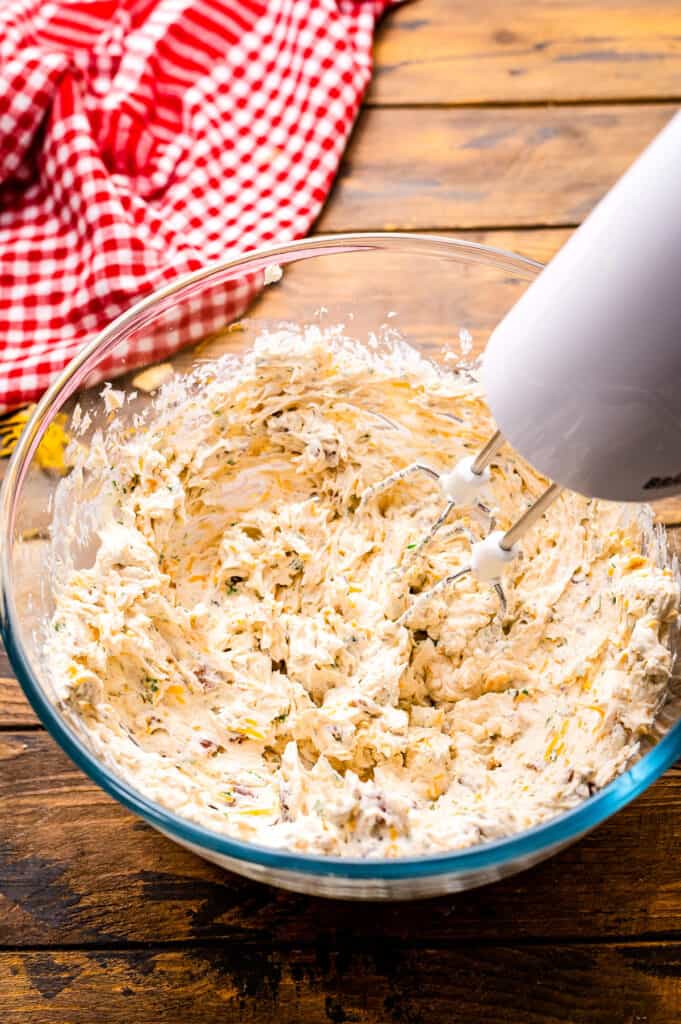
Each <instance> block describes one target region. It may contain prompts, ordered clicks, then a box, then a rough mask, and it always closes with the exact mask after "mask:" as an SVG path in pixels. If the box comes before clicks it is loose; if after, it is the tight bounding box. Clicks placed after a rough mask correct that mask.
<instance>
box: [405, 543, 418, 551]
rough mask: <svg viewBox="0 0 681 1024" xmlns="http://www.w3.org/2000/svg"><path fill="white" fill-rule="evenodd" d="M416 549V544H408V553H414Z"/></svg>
mask: <svg viewBox="0 0 681 1024" xmlns="http://www.w3.org/2000/svg"><path fill="white" fill-rule="evenodd" d="M415 547H416V544H407V551H413V550H414V548H415Z"/></svg>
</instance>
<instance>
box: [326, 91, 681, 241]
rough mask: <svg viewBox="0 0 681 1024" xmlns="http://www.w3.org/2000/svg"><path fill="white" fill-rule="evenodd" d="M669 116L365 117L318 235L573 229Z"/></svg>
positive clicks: (635, 109) (559, 110)
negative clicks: (548, 228)
mask: <svg viewBox="0 0 681 1024" xmlns="http://www.w3.org/2000/svg"><path fill="white" fill-rule="evenodd" d="M674 112H675V107H673V106H671V105H666V104H654V105H645V106H593V107H556V108H533V109H517V108H511V109H480V110H474V109H462V110H448V109H423V110H420V111H419V112H418V114H415V112H414V111H413V110H403V109H399V108H395V109H391V108H387V109H382V108H374V109H367V110H364V111H363V112H362V114H361V116H360V119H359V121H358V124H357V128H356V131H355V134H354V136H353V139H352V141H351V143H350V146H349V148H348V151H347V154H346V157H345V159H344V161H343V163H342V164H341V168H340V172H339V176H338V179H337V182H336V185H335V188H334V191H333V193H332V196H331V198H330V200H329V202H328V204H327V205H326V207H325V209H324V211H323V213H322V215H321V217H320V219H319V221H318V223H317V230H318V231H352V230H357V229H358V226H360V225H361V227H362V229H363V230H372V229H404V230H418V229H430V230H440V229H450V230H451V229H457V230H461V229H465V228H469V229H475V228H478V229H481V228H492V227H497V228H502V227H522V226H526V225H529V226H543V227H551V226H554V227H560V226H570V225H574V224H576V223H579V222H580V221H581V220H582V219H583V218H584V216H585V215H586V214H587V213H588V212H589V210H590V209H591V208H592V207H593V206H594V204H595V203H596V202H597V200H598V199H599V198H600V197H601V196H602V195H603V194H604V193H605V192H606V191H607V189H608V188H609V187H610V186H611V185H612V184H613V183H614V182H615V181H616V179H617V178H618V177H619V176H620V175H621V174H622V172H623V171H624V170H625V169H626V167H627V166H628V165H629V164H630V163H631V162H632V160H633V159H634V157H635V156H637V155H638V153H639V152H640V151H641V150H642V149H643V148H644V147H645V145H646V144H647V143H648V142H649V141H650V140H651V139H652V138H653V136H654V135H655V134H656V133H657V132H658V131H660V129H661V128H662V127H663V126H664V124H666V122H667V121H668V120H669V118H670V117H671V115H672V114H673V113H674Z"/></svg>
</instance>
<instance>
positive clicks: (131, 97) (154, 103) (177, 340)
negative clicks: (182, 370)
mask: <svg viewBox="0 0 681 1024" xmlns="http://www.w3.org/2000/svg"><path fill="white" fill-rule="evenodd" d="M389 3H390V0H53V2H46V0H2V2H1V3H0V412H1V411H5V410H7V409H10V408H13V407H15V406H17V405H21V404H23V403H26V402H29V401H33V400H34V399H35V398H37V397H38V396H39V395H40V394H41V392H42V391H43V390H44V389H45V388H46V387H47V385H48V384H49V383H50V381H51V380H52V379H53V378H54V376H55V375H56V374H57V373H58V372H59V371H60V370H61V369H62V368H63V367H64V366H65V365H66V363H67V362H68V361H69V360H70V359H71V358H72V356H73V355H74V354H75V353H76V352H77V351H78V349H79V348H80V347H81V346H82V345H83V344H84V343H85V342H86V341H88V340H89V339H90V338H91V337H92V336H93V334H94V333H95V332H96V331H97V330H99V329H101V328H102V327H103V326H105V325H106V324H107V323H108V322H109V321H110V320H111V319H112V318H113V317H115V316H117V315H118V314H119V313H121V312H122V311H123V310H124V309H126V308H127V307H128V306H130V304H131V303H132V302H133V301H135V300H136V299H138V298H140V297H141V296H142V295H143V294H145V293H147V292H149V291H151V290H152V289H154V288H156V287H158V286H160V285H162V284H163V283H165V282H168V281H170V280H172V279H173V278H175V277H177V276H179V275H181V274H184V273H187V272H189V271H192V270H196V269H197V268H199V267H201V266H203V265H205V264H206V263H207V262H209V261H213V260H217V259H223V258H226V257H228V256H231V255H235V254H237V253H238V252H245V251H248V250H252V249H254V248H257V247H258V246H261V245H265V244H267V243H270V242H274V241H285V240H290V239H293V238H297V237H300V236H301V235H304V234H305V233H306V232H307V230H308V229H309V226H310V224H311V223H312V221H313V220H314V218H315V217H316V216H317V214H318V213H319V210H320V208H321V206H322V203H323V202H324V199H325V198H326V195H327V193H328V190H329V188H330V185H331V182H332V180H333V177H334V174H335V172H336V168H337V166H338V161H339V159H340V156H341V154H342V151H343V148H344V145H345V143H346V141H347V138H348V135H349V132H350V130H351V127H352V124H353V121H354V119H355V116H356V114H357V110H358V107H359V103H360V100H361V97H362V94H363V92H364V89H365V87H366V85H367V82H368V80H369V76H370V72H371V44H372V33H373V29H374V25H375V22H376V19H377V18H378V17H379V15H380V14H381V13H382V12H383V10H384V9H385V8H386V7H387V6H389ZM253 287H254V282H253V280H251V281H250V282H248V281H246V282H244V281H242V282H235V283H233V284H232V285H231V286H230V287H229V288H227V289H224V290H223V291H222V292H221V298H220V305H219V308H217V307H215V305H213V306H212V307H211V308H210V309H209V310H208V311H207V313H206V323H205V324H204V325H203V327H204V328H205V327H206V326H208V327H210V326H211V324H212V321H213V320H214V319H215V318H216V317H217V316H219V317H220V318H221V321H222V322H224V321H225V319H226V318H229V317H230V316H233V315H238V313H239V311H240V309H241V308H243V306H244V303H245V302H246V301H247V300H248V298H249V297H250V295H251V294H252V290H253ZM195 312H196V314H197V316H199V318H200V316H201V310H200V309H199V310H196V311H195ZM172 337H173V339H174V340H173V344H176V345H177V344H181V343H183V342H184V341H186V340H188V339H187V336H186V332H183V331H182V330H179V331H178V330H175V331H173V334H172ZM165 344H166V347H167V344H168V342H167V339H166V342H165ZM135 346H136V342H135V340H134V339H133V341H132V342H131V343H130V351H129V352H128V353H126V356H127V358H128V360H129V363H130V364H131V365H132V364H134V363H136V362H137V363H139V362H146V361H149V360H150V359H153V358H155V357H157V356H159V355H160V354H162V350H163V342H162V341H161V340H158V341H157V342H153V343H150V342H149V339H148V338H147V339H146V341H144V342H140V343H139V345H138V347H137V348H136V347H135Z"/></svg>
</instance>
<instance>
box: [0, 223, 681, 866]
mask: <svg viewBox="0 0 681 1024" xmlns="http://www.w3.org/2000/svg"><path fill="white" fill-rule="evenodd" d="M414 242H416V243H419V244H421V245H422V246H425V249H424V253H423V254H425V255H434V256H437V255H440V256H450V257H455V256H457V255H458V256H459V258H468V260H469V261H470V262H477V263H482V264H486V265H488V266H495V267H497V268H499V269H503V268H506V269H513V268H515V269H516V270H518V271H521V272H522V271H524V272H525V273H526V274H529V275H532V276H534V275H536V273H537V272H538V271H540V270H541V268H542V264H541V263H539V262H537V261H536V260H532V259H529V258H528V257H524V256H520V255H518V254H516V253H513V252H511V251H509V250H506V249H500V248H495V247H493V246H486V245H483V244H481V243H478V242H472V241H468V240H467V239H458V238H455V237H444V236H439V235H433V234H423V233H418V232H389V231H387V232H352V233H344V234H338V235H319V236H314V237H311V238H306V239H301V240H298V241H294V242H288V243H284V244H282V245H271V246H266V247H262V248H260V249H257V250H254V251H252V252H248V253H242V254H238V255H236V256H234V257H232V258H231V259H229V260H221V261H218V262H213V263H210V264H208V265H207V266H205V267H202V268H201V269H199V270H197V271H194V272H192V273H190V274H186V275H183V276H181V277H179V278H178V279H176V280H175V281H173V282H172V283H171V284H169V285H165V286H163V287H161V288H159V289H156V290H155V291H153V292H151V293H150V294H149V295H147V296H145V297H144V298H142V299H140V300H139V301H138V302H136V303H134V304H133V305H132V306H131V307H130V308H129V309H128V310H126V311H125V312H124V313H122V314H121V315H120V316H118V317H117V318H116V319H115V320H113V321H112V322H111V323H110V324H108V325H107V326H106V327H105V328H104V329H103V330H102V331H100V332H98V333H97V334H96V335H95V337H94V338H93V339H92V341H90V342H89V343H88V344H87V345H86V346H84V347H83V349H81V351H80V352H79V353H78V354H77V355H76V356H75V357H74V358H73V359H72V360H71V362H70V363H69V364H68V366H67V367H66V368H65V369H64V370H63V371H62V373H61V374H60V375H59V376H58V377H57V378H56V379H55V381H54V382H53V383H52V384H51V385H50V387H49V388H48V390H47V391H46V392H45V394H44V395H43V397H42V398H41V399H40V401H39V402H38V403H37V405H36V408H35V410H34V412H33V414H32V416H31V418H30V420H29V422H28V423H27V425H26V427H25V428H24V431H23V433H22V436H21V438H20V439H19V442H18V444H17V446H16V449H15V451H14V453H13V455H12V457H11V459H10V462H9V464H8V467H7V472H6V474H5V478H4V480H3V483H2V489H1V491H0V538H1V539H2V541H1V542H0V588H1V602H0V632H1V633H2V638H3V641H4V644H5V647H6V650H7V653H8V656H9V659H10V662H11V665H12V667H13V669H14V671H15V672H16V675H17V678H18V680H19V682H20V684H21V687H22V689H23V691H24V693H25V695H26V697H27V698H28V701H29V703H30V704H31V706H32V708H33V710H34V711H35V713H36V714H37V716H38V718H39V719H40V721H41V722H42V723H43V725H44V726H45V728H46V729H47V731H48V733H49V734H50V735H51V737H52V738H53V739H54V740H55V741H56V742H57V744H58V745H59V746H60V747H61V748H62V750H64V752H65V753H66V754H67V755H68V756H69V757H70V758H71V760H72V761H73V762H74V763H75V764H76V765H77V767H79V768H80V769H81V770H82V771H83V772H85V774H86V775H87V776H88V777H89V778H90V779H92V781H93V782H95V783H96V784H97V785H98V786H99V787H100V788H101V789H103V790H104V791H105V792H106V793H108V794H109V795H110V796H112V797H114V798H115V799H116V800H118V801H119V803H121V804H123V805H124V806H125V807H127V808H128V809H130V810H132V811H134V812H135V813H136V814H138V815H139V816H140V817H142V818H144V819H145V820H146V821H148V822H149V823H150V824H152V825H154V826H156V827H157V828H158V829H160V830H161V831H162V832H164V833H165V834H166V835H168V836H170V837H171V838H175V839H177V840H178V841H180V842H183V843H187V844H190V845H192V846H193V847H195V848H198V850H199V851H200V850H201V849H203V850H205V851H208V852H209V853H211V854H215V855H217V856H222V857H226V858H230V859H232V860H237V861H243V862H245V863H247V864H255V865H259V866H260V867H264V868H270V869H273V870H275V871H276V870H279V871H282V872H295V873H302V874H305V875H319V876H324V875H327V876H336V877H342V878H348V879H362V878H373V879H380V880H384V881H386V882H388V881H390V880H395V881H398V880H400V879H409V878H425V877H429V876H436V875H447V874H468V873H471V874H472V873H474V872H478V871H484V870H487V871H490V870H491V871H494V870H495V869H496V870H500V869H501V868H503V867H504V866H505V865H509V864H512V863H513V862H514V861H522V860H523V859H525V858H528V857H536V856H541V855H542V853H545V854H546V855H548V854H549V853H551V852H552V851H553V850H554V849H556V848H558V847H560V846H562V845H564V844H567V843H569V842H571V841H572V840H575V839H577V838H579V837H580V836H581V835H583V834H584V833H585V832H588V831H590V830H591V829H592V828H595V827H596V826H597V825H599V824H600V823H601V822H603V821H604V820H605V819H606V818H608V817H610V816H611V815H612V814H614V813H615V812H616V811H618V810H620V808H622V807H624V806H625V805H626V804H627V803H629V802H630V801H631V800H633V799H634V798H635V797H636V796H638V795H639V794H640V793H641V792H642V791H643V790H644V789H646V788H647V786H649V785H650V784H651V783H652V782H654V781H655V780H656V779H657V778H658V777H659V776H660V775H661V774H662V773H663V772H664V771H665V770H666V769H667V768H668V767H669V766H670V765H671V764H673V762H674V761H675V760H676V759H677V758H678V757H679V756H680V755H681V721H680V722H677V723H676V724H675V725H674V726H673V727H672V728H671V729H670V731H669V732H668V733H667V735H666V736H664V737H663V739H661V740H660V741H659V742H658V743H657V744H656V745H655V746H654V747H653V748H652V749H651V750H650V751H649V752H648V753H647V754H645V755H644V756H643V757H642V758H641V759H640V760H639V761H637V762H636V763H635V764H634V765H632V767H631V768H629V769H628V770H627V771H626V772H624V773H622V775H619V776H618V777H617V778H616V779H614V780H613V781H612V782H611V783H609V784H608V785H607V786H606V787H604V788H603V789H602V790H599V791H598V792H597V793H595V794H594V795H593V796H591V797H589V798H588V799H587V800H585V801H584V802H583V803H581V804H579V805H578V806H577V807H574V808H572V809H571V810H569V811H564V812H563V813H561V814H559V815H557V816H556V817H555V818H551V819H549V820H548V821H546V822H543V823H542V824H540V825H536V826H534V827H533V828H531V829H527V830H525V831H523V832H519V833H515V834H513V835H510V836H507V837H504V838H502V839H498V840H493V841H491V842H486V843H481V844H479V845H476V846H472V847H466V848H464V849H462V850H453V851H446V852H444V853H437V854H421V855H419V856H415V857H397V858H391V859H384V858H365V859H362V858H356V857H327V856H322V855H317V854H310V853H301V852H296V851H293V850H290V849H287V848H278V847H269V846H263V845H261V844H257V843H249V842H244V841H242V840H239V839H234V838H232V837H231V836H229V835H226V834H223V833H219V832H214V831H212V830H211V829H207V828H204V827H203V826H201V825H199V824H197V823H195V822H193V821H191V820H190V819H188V818H183V817H181V816H180V815H177V814H175V813H173V812H172V811H170V810H167V809H166V808H164V807H162V806H161V805H160V804H157V803H155V802H154V801H153V800H150V799H149V798H147V797H145V796H144V795H143V794H141V793H139V792H138V791H137V790H136V789H134V787H133V786H131V785H129V784H128V783H127V782H125V781H124V780H123V779H122V778H119V777H118V776H116V775H115V774H114V773H113V772H111V771H110V770H109V769H108V768H107V767H106V766H105V765H104V764H103V763H102V762H101V761H100V760H99V759H98V758H97V757H96V756H95V755H94V754H93V753H91V752H90V751H89V750H88V749H87V747H86V746H85V745H84V744H83V743H82V742H81V741H80V739H79V738H78V737H77V735H76V734H75V732H74V731H73V730H72V729H71V728H70V727H69V726H68V725H67V723H66V721H65V720H64V719H63V718H62V717H61V716H60V715H59V713H58V712H57V710H56V708H55V707H54V706H53V704H52V703H51V702H50V701H49V699H48V698H47V696H46V695H45V693H44V692H43V690H42V687H41V685H40V683H39V682H38V680H37V679H36V678H34V675H33V672H32V670H31V667H30V663H29V659H28V657H27V654H26V651H25V649H24V646H23V644H22V641H21V638H20V635H19V633H18V631H16V630H15V629H14V627H13V622H14V621H16V620H17V618H18V616H17V611H16V607H15V602H14V595H13V589H12V569H11V553H12V549H13V540H12V537H11V533H10V531H11V528H12V526H13V520H14V504H15V499H16V497H17V495H18V492H19V489H20V487H21V484H22V483H23V479H24V476H25V473H26V471H27V469H28V466H29V463H30V459H31V458H32V455H33V452H34V450H35V447H36V446H37V444H38V442H39V440H40V437H41V436H42V433H43V432H44V429H45V428H46V426H47V424H48V423H49V422H50V419H49V417H50V413H51V412H56V411H58V409H57V410H53V409H52V407H53V405H54V403H55V402H60V401H62V400H63V394H62V393H63V392H64V390H66V389H67V387H68V384H69V382H70V381H71V379H72V377H73V376H74V374H75V373H76V372H77V371H78V370H79V369H80V368H81V366H83V364H85V363H86V362H88V360H90V359H91V358H92V357H93V356H94V355H96V354H97V353H98V352H99V351H100V350H102V349H103V348H105V346H107V345H108V344H109V343H110V342H111V340H112V339H114V338H116V336H117V335H118V334H119V333H120V332H121V331H122V330H125V329H126V328H127V327H128V326H129V325H130V324H132V323H133V322H134V321H135V320H136V318H137V317H138V316H139V315H140V314H141V313H143V312H145V311H147V310H153V308H154V306H156V305H158V304H159V303H161V302H163V301H165V300H166V299H167V298H170V297H172V296H173V295H176V294H178V293H180V292H182V291H183V289H185V288H187V287H189V286H193V285H195V284H198V283H200V282H201V281H203V280H209V279H210V278H211V277H213V276H214V275H220V274H222V273H224V272H225V271H230V270H233V269H236V268H238V267H243V268H244V270H245V271H248V270H249V269H251V270H254V269H259V266H258V265H259V264H262V265H267V264H268V263H276V262H277V258H278V257H283V256H288V257H289V258H290V259H289V260H288V261H287V262H289V261H293V260H295V257H296V255H297V254H299V253H300V254H302V255H303V256H304V255H305V254H306V253H307V254H308V256H315V255H324V254H328V255H333V254H334V253H348V252H357V251H365V250H366V251H370V250H373V249H379V250H380V249H386V248H387V249H392V248H394V249H396V250H400V251H406V250H407V249H408V243H412V244H413V243H414ZM317 250H318V251H317ZM429 250H430V251H429ZM67 397H68V396H67Z"/></svg>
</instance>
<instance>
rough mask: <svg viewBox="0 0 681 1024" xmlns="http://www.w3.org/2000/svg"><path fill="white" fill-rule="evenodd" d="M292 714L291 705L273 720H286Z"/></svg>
mask: <svg viewBox="0 0 681 1024" xmlns="http://www.w3.org/2000/svg"><path fill="white" fill-rule="evenodd" d="M290 714H291V708H290V707H289V708H287V709H286V711H282V713H281V714H280V715H277V717H276V718H275V719H273V721H275V722H285V721H286V719H287V718H288V716H289V715H290Z"/></svg>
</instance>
